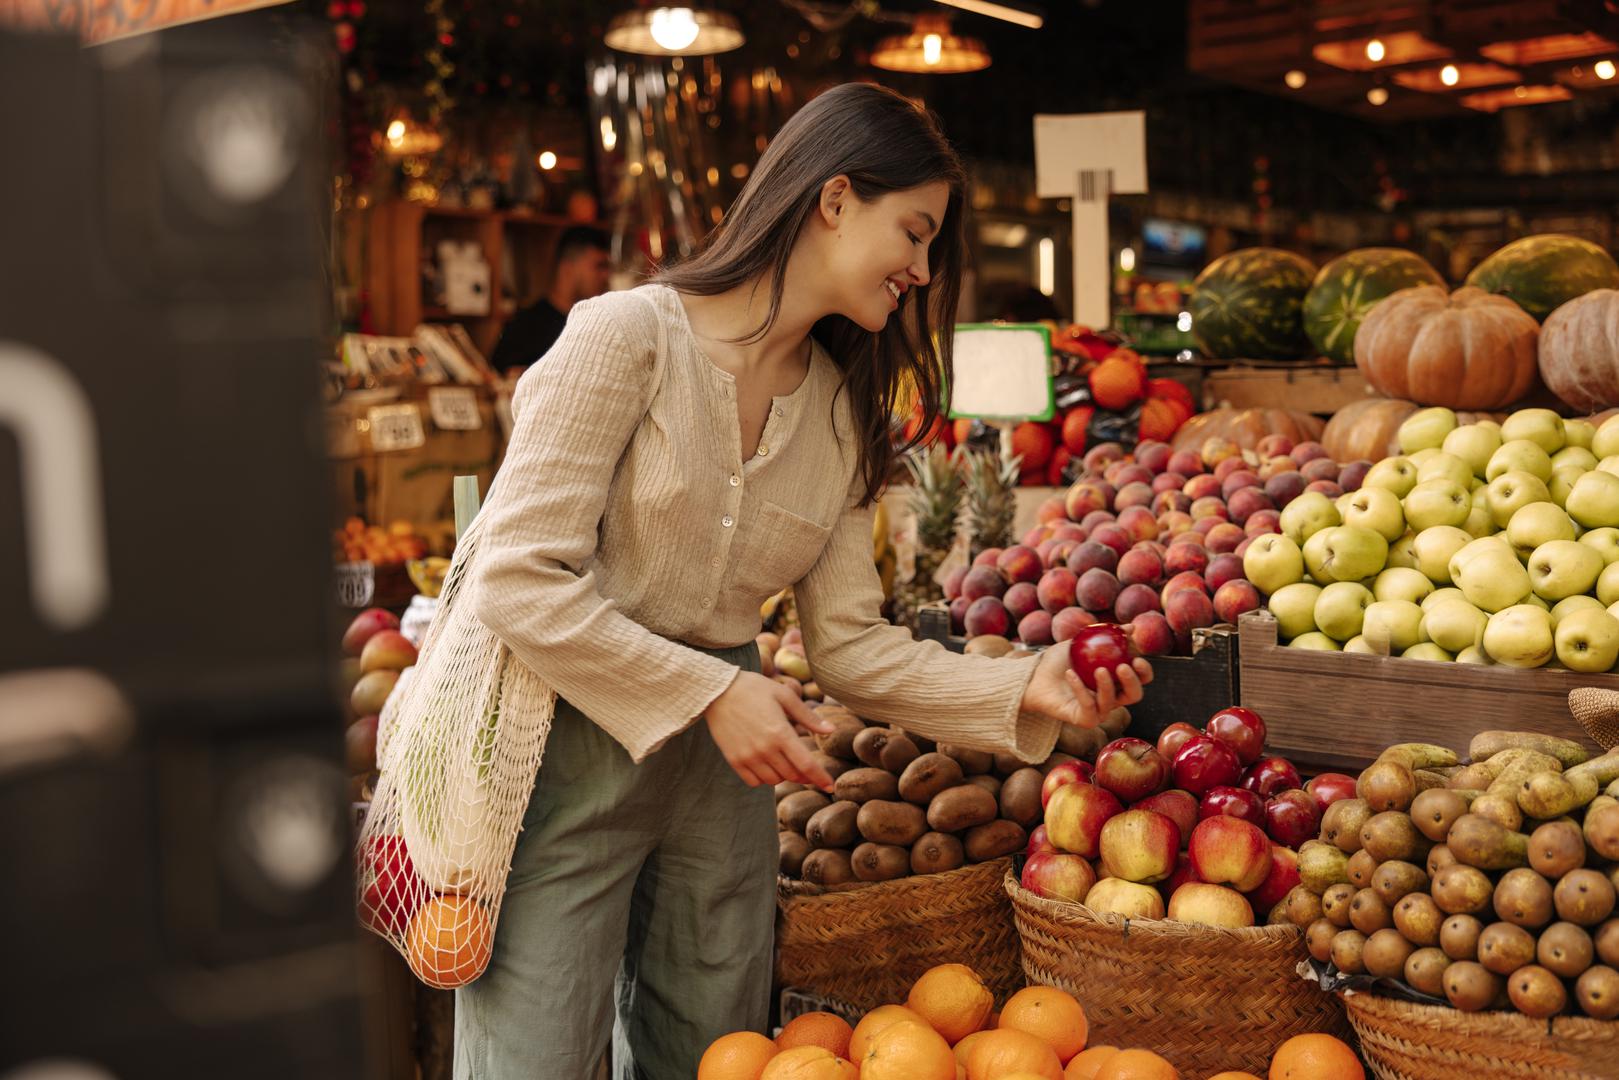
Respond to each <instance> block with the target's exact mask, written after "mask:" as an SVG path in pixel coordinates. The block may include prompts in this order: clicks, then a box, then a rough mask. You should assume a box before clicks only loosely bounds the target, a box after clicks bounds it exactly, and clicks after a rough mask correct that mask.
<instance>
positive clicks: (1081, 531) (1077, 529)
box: [1051, 521, 1090, 544]
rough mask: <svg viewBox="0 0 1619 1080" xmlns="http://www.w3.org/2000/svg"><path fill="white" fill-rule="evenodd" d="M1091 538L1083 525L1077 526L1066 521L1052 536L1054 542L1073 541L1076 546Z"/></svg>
mask: <svg viewBox="0 0 1619 1080" xmlns="http://www.w3.org/2000/svg"><path fill="white" fill-rule="evenodd" d="M1089 537H1090V533H1089V532H1088V531H1086V529H1085V527H1084V526H1083V525H1076V524H1074V523H1073V522H1072V521H1064V522H1063V523H1062V524H1060V525H1058V526H1057V528H1056V531H1054V532H1053V533H1052V534H1051V538H1052V539H1053V540H1072V541H1074V542H1075V543H1076V544H1077V543H1079V542H1081V541H1083V540H1085V539H1088V538H1089Z"/></svg>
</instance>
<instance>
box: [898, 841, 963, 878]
mask: <svg viewBox="0 0 1619 1080" xmlns="http://www.w3.org/2000/svg"><path fill="white" fill-rule="evenodd" d="M966 861H967V854H966V850H965V849H964V848H963V847H962V846H961V841H960V840H958V839H956V838H955V837H954V836H951V835H950V834H949V833H938V832H930V833H923V834H922V839H920V840H918V841H917V842H916V843H914V844H912V845H911V873H913V874H941V873H943V872H944V871H946V870H955V869H957V868H958V867H960V866H961V865H962V864H963V863H965V862H966Z"/></svg>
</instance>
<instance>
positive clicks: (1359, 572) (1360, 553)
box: [1304, 492, 1389, 584]
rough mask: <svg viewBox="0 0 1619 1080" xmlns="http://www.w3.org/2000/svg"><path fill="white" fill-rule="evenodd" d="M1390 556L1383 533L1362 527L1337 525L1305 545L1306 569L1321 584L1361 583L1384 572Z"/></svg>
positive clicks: (1318, 534) (1321, 532)
mask: <svg viewBox="0 0 1619 1080" xmlns="http://www.w3.org/2000/svg"><path fill="white" fill-rule="evenodd" d="M1355 494H1356V495H1359V494H1361V492H1356V493H1355ZM1312 549H1313V553H1314V555H1315V558H1313V559H1312V558H1311V555H1312ZM1388 555H1389V544H1388V541H1387V540H1385V539H1384V538H1383V536H1382V534H1381V533H1378V532H1375V531H1373V530H1371V529H1368V528H1365V527H1363V526H1359V525H1337V526H1334V527H1332V528H1330V529H1323V530H1322V531H1320V532H1318V533H1316V534H1315V535H1314V536H1312V537H1310V539H1309V540H1307V541H1305V551H1304V565H1305V567H1306V568H1307V569H1308V570H1309V571H1310V576H1311V577H1313V578H1315V579H1316V580H1317V581H1319V582H1321V583H1322V584H1326V583H1328V582H1333V581H1360V580H1362V579H1364V578H1369V577H1371V576H1372V575H1374V574H1376V573H1377V572H1378V571H1380V570H1382V569H1383V566H1384V564H1385V563H1386V562H1387V561H1388Z"/></svg>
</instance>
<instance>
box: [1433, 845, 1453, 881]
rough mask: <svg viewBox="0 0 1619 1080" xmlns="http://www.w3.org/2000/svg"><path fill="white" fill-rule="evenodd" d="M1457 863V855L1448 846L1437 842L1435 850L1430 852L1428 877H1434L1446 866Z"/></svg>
mask: <svg viewBox="0 0 1619 1080" xmlns="http://www.w3.org/2000/svg"><path fill="white" fill-rule="evenodd" d="M1455 865H1456V856H1455V855H1454V854H1452V853H1451V850H1450V848H1448V847H1446V846H1445V845H1444V844H1435V845H1434V848H1433V850H1432V851H1430V852H1428V866H1427V870H1428V877H1429V878H1430V879H1432V878H1433V877H1434V876H1435V875H1437V874H1438V873H1439V871H1441V870H1443V869H1444V868H1445V867H1447V866H1455Z"/></svg>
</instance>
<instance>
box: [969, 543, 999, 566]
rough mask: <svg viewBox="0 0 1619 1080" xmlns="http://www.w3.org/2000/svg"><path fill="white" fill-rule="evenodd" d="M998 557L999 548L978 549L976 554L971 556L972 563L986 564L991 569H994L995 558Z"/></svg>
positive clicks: (977, 564) (975, 564)
mask: <svg viewBox="0 0 1619 1080" xmlns="http://www.w3.org/2000/svg"><path fill="white" fill-rule="evenodd" d="M1000 557H1001V549H1000V548H985V549H984V550H983V551H980V552H979V553H978V554H977V555H976V556H974V557H973V565H974V566H987V567H989V568H990V569H991V570H993V569H995V560H996V559H999V558H1000Z"/></svg>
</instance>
